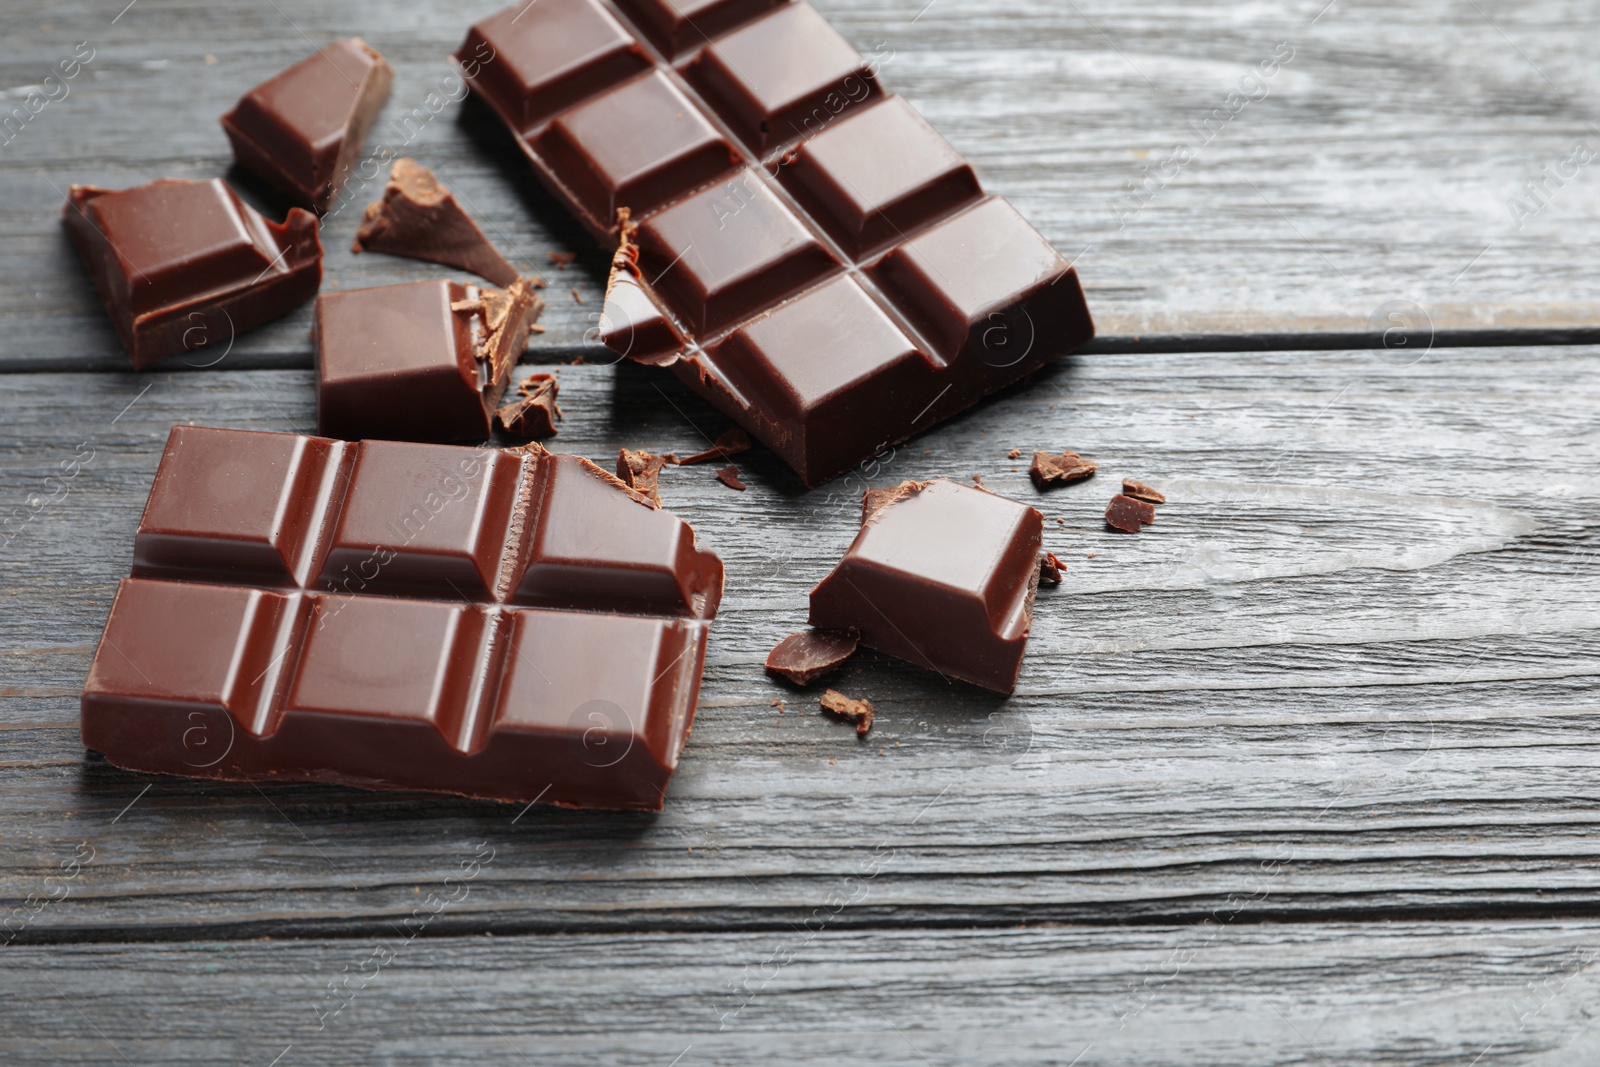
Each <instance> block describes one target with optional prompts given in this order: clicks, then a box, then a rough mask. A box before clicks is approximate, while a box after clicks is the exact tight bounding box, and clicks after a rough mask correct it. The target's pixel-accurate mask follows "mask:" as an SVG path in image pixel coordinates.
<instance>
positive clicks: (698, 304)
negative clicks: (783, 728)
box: [457, 0, 1094, 486]
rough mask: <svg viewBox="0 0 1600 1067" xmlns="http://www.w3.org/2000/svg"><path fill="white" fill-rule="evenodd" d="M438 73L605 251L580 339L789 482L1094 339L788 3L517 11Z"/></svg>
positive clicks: (1068, 288)
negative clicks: (680, 388)
mask: <svg viewBox="0 0 1600 1067" xmlns="http://www.w3.org/2000/svg"><path fill="white" fill-rule="evenodd" d="M691 9H693V10H694V11H695V12H696V14H693V15H691V14H690V10H691ZM712 12H714V14H715V17H714V18H709V19H707V20H706V24H709V25H712V26H715V27H716V28H717V29H716V32H715V33H714V35H712V36H709V37H707V36H703V35H700V34H698V33H696V32H694V31H695V29H696V28H697V27H701V26H702V19H701V14H707V13H712ZM711 32H712V31H710V30H707V33H711ZM486 48H487V49H492V50H493V52H494V54H495V55H496V56H497V60H496V62H494V63H490V64H486V65H482V66H481V67H479V68H478V69H476V71H475V72H474V70H473V69H472V66H471V60H470V57H472V56H476V55H480V54H482V53H483V50H484V49H486ZM658 48H665V49H668V50H669V54H668V55H663V54H661V53H660V52H658V51H657V50H656V49H658ZM457 55H458V61H459V62H460V63H461V65H462V68H463V73H464V75H466V76H467V80H468V83H469V84H470V85H471V86H472V89H473V91H474V92H475V93H477V94H478V95H479V96H480V97H481V98H483V99H484V100H485V101H486V102H487V103H488V104H489V106H490V107H491V108H492V109H493V110H494V111H495V112H496V113H497V114H498V115H499V116H500V118H501V119H502V121H504V122H505V124H506V125H507V126H508V127H509V128H510V130H511V131H512V133H513V134H514V136H515V137H516V139H517V141H518V144H519V145H520V146H521V147H522V150H523V152H524V154H525V155H526V156H527V157H528V159H529V160H530V161H531V162H532V163H533V165H534V170H535V172H536V173H537V174H538V175H539V177H540V178H541V180H543V182H544V183H545V185H546V186H547V187H548V188H549V189H550V190H551V191H552V192H553V193H554V194H555V196H556V197H557V198H559V199H560V200H562V201H563V202H564V203H565V204H566V206H567V207H568V208H569V210H571V211H572V212H573V214H574V215H575V216H576V217H577V218H578V219H579V220H580V221H581V222H582V223H583V224H584V226H585V227H586V228H588V229H589V230H590V232H592V233H593V234H595V235H596V236H597V237H598V238H599V239H600V240H601V241H602V243H604V244H606V245H608V246H609V245H610V244H611V243H612V242H614V241H621V243H622V244H623V246H624V249H623V250H622V251H621V252H619V255H618V257H617V259H616V260H614V262H613V267H614V269H613V274H612V285H611V288H610V290H609V291H608V294H607V301H606V307H605V311H604V313H603V314H602V319H601V328H600V330H599V335H600V338H601V339H602V340H603V341H604V342H605V343H606V344H607V345H608V346H609V347H611V348H612V349H613V350H614V351H616V352H619V353H622V354H624V355H626V356H628V357H629V358H632V359H635V360H638V361H641V362H646V363H656V364H661V365H670V366H672V367H673V370H674V373H676V374H677V375H678V376H679V377H680V378H682V379H683V380H684V381H685V382H686V383H687V384H688V385H689V386H690V388H692V389H694V390H695V391H697V392H698V393H700V394H701V395H702V396H703V397H705V398H706V399H707V400H709V401H710V402H711V403H712V404H714V405H716V406H717V407H719V408H720V409H722V410H723V411H724V412H725V413H727V414H728V415H729V416H730V417H731V418H733V419H734V420H735V421H737V422H738V423H740V424H741V425H743V426H744V427H745V428H746V429H747V430H749V431H750V433H751V434H752V435H753V436H755V437H756V438H757V439H759V440H761V441H762V442H764V443H765V444H767V445H768V446H769V447H771V448H772V449H773V450H774V451H776V452H778V454H779V455H780V456H782V458H783V459H784V461H785V462H787V463H788V464H789V465H790V466H792V467H793V468H794V469H795V470H796V471H797V472H798V473H799V474H800V476H801V478H802V479H803V480H804V481H805V482H806V484H808V485H812V486H815V485H819V484H821V483H822V482H825V481H827V480H828V479H829V478H831V477H833V476H835V475H837V474H839V473H842V472H843V471H845V470H847V469H849V468H850V467H851V466H853V465H854V464H855V463H857V462H858V461H860V460H862V459H865V458H867V457H869V456H871V455H873V454H874V453H876V452H878V451H879V450H880V449H881V448H883V447H884V446H885V445H887V444H890V443H893V442H897V441H900V440H903V439H905V438H906V437H909V436H911V435H912V434H914V433H917V432H920V431H922V430H925V429H928V428H929V427H931V426H934V425H936V424H937V423H939V422H941V421H943V420H944V419H947V418H949V417H950V416H951V415H954V414H955V413H956V412H959V411H961V410H964V409H965V408H968V407H970V406H972V405H973V404H974V403H976V402H977V401H978V400H979V399H980V398H981V397H982V396H984V395H986V394H988V393H990V392H993V391H994V390H996V389H999V388H1001V387H1003V386H1006V385H1009V384H1011V383H1012V382H1015V381H1017V380H1018V379H1020V378H1022V377H1024V376H1025V375H1027V374H1028V373H1030V372H1032V371H1034V370H1036V369H1038V368H1039V367H1040V366H1042V365H1043V364H1045V363H1047V362H1049V361H1051V360H1054V359H1056V358H1057V357H1059V356H1061V355H1063V354H1064V353H1066V352H1067V351H1070V350H1071V349H1073V348H1076V347H1077V346H1078V345H1080V344H1082V343H1083V342H1085V341H1087V340H1088V339H1089V338H1090V337H1092V336H1093V333H1094V327H1093V324H1092V322H1091V321H1090V317H1089V312H1088V308H1087V306H1086V305H1085V302H1084V298H1083V292H1082V290H1081V288H1080V287H1079V284H1078V279H1077V276H1076V274H1075V273H1074V272H1073V270H1072V267H1071V265H1070V264H1069V263H1068V262H1067V261H1066V260H1065V259H1064V258H1062V257H1061V255H1060V254H1059V253H1057V252H1056V250H1055V249H1054V248H1052V247H1051V246H1050V244H1049V243H1048V242H1047V241H1045V240H1044V238H1043V237H1041V236H1040V235H1039V234H1038V233H1037V232H1036V231H1035V230H1034V229H1033V227H1031V226H1030V225H1029V224H1028V223H1027V222H1026V221H1025V220H1024V219H1023V218H1022V217H1021V216H1020V215H1019V214H1017V212H1016V211H1015V209H1013V208H1012V207H1011V206H1010V205H1009V204H1008V203H1007V202H1005V201H1004V200H1002V199H999V198H996V197H989V196H986V195H985V194H984V193H983V191H982V189H981V188H980V186H979V184H978V182H977V180H976V178H975V177H974V176H973V173H972V170H971V168H970V167H969V166H968V165H967V163H966V162H965V161H964V160H963V159H962V158H961V156H960V155H959V154H958V153H956V152H955V151H954V150H953V149H952V148H951V147H950V145H949V144H948V143H947V142H945V140H944V139H943V138H941V137H940V136H939V135H938V134H937V133H936V132H934V130H933V128H932V127H930V126H929V125H928V124H927V123H926V122H925V121H924V120H923V119H922V118H921V116H919V115H918V114H917V113H916V112H915V111H914V110H913V109H912V108H911V107H910V105H909V104H907V103H906V102H905V101H904V100H902V99H900V98H898V97H894V96H888V95H886V94H885V93H884V92H883V91H882V89H881V88H880V86H879V84H878V80H877V71H876V69H875V67H874V65H873V64H872V63H870V62H868V61H867V60H866V59H864V58H863V57H862V56H861V55H859V54H858V53H857V52H856V51H855V50H854V49H853V48H851V47H850V45H849V44H848V43H847V42H846V41H845V40H844V38H843V37H841V36H840V35H839V34H838V33H837V32H836V31H835V30H834V29H833V28H832V27H830V26H829V25H828V24H827V22H826V21H824V20H823V18H822V17H821V16H820V15H819V14H817V12H816V11H815V10H814V9H813V8H812V7H811V6H810V5H809V4H806V3H803V2H793V3H768V2H765V0H759V2H750V3H737V2H722V3H688V2H686V0H625V2H622V3H621V4H620V9H619V8H618V7H614V6H612V5H611V4H610V3H607V2H605V0H541V2H540V3H538V4H535V5H525V4H521V3H519V4H516V5H514V6H512V7H509V8H507V9H505V10H504V11H502V12H500V13H498V14H495V15H492V16H490V17H489V18H487V19H484V20H483V21H481V22H479V23H478V24H476V25H475V26H473V27H472V29H471V30H470V31H469V33H468V35H467V38H466V41H465V42H464V43H463V45H462V47H461V49H460V51H459V52H458V54H457ZM635 226H636V227H637V228H636V229H634V227H635ZM628 246H635V247H628Z"/></svg>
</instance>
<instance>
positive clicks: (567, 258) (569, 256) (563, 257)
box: [545, 252, 578, 270]
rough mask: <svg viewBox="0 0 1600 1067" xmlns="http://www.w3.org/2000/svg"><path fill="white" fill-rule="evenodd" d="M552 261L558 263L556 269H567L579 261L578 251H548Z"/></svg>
mask: <svg viewBox="0 0 1600 1067" xmlns="http://www.w3.org/2000/svg"><path fill="white" fill-rule="evenodd" d="M545 254H546V255H548V256H549V257H550V262H551V263H554V264H555V265H556V270H566V269H567V268H568V267H570V266H572V265H573V264H574V263H576V262H577V261H578V253H576V252H547V253H545Z"/></svg>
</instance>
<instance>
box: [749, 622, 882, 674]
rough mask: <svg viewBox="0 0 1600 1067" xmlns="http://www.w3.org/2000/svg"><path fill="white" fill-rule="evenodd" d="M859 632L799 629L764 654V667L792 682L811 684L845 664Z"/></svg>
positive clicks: (858, 638) (856, 641)
mask: <svg viewBox="0 0 1600 1067" xmlns="http://www.w3.org/2000/svg"><path fill="white" fill-rule="evenodd" d="M860 644H861V635H860V634H858V633H856V632H855V631H854V630H802V631H801V632H800V633H797V634H790V635H789V636H788V637H785V638H784V639H783V640H782V641H779V642H778V643H777V644H776V645H775V646H773V649H772V651H771V652H769V653H767V670H768V671H769V672H771V673H773V674H776V675H778V676H780V677H782V678H786V679H788V680H789V681H791V682H793V683H794V684H795V685H802V686H803V685H810V684H811V683H812V682H814V681H816V680H817V679H818V678H821V677H822V676H823V675H824V674H827V673H828V672H829V671H833V670H837V669H839V668H840V667H842V666H844V664H845V661H846V660H848V659H849V658H850V657H851V656H853V655H855V654H856V647H857V646H858V645H860Z"/></svg>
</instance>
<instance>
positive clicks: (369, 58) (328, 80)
mask: <svg viewBox="0 0 1600 1067" xmlns="http://www.w3.org/2000/svg"><path fill="white" fill-rule="evenodd" d="M393 78H394V72H393V71H392V70H391V69H390V68H389V63H388V61H387V60H385V59H384V58H383V56H381V55H379V54H378V52H377V51H376V50H375V49H373V48H372V47H370V46H369V45H368V44H367V43H366V42H365V41H363V40H362V39H361V38H359V37H351V38H350V39H348V40H344V41H335V42H334V43H333V44H330V45H328V47H326V48H324V49H322V50H321V51H320V52H318V53H317V54H315V55H313V56H308V57H307V58H305V59H303V60H301V61H300V62H298V63H296V64H295V65H294V66H292V67H290V68H289V69H288V70H286V71H284V72H283V73H281V74H278V75H276V76H275V77H273V78H271V79H269V80H267V81H265V82H262V83H261V84H260V85H258V86H256V87H255V88H254V89H251V90H250V91H249V92H248V93H246V94H245V95H244V97H243V98H242V99H241V100H240V101H239V103H238V105H237V106H235V107H234V109H233V110H232V111H230V112H228V113H227V114H226V115H224V116H222V128H223V130H225V131H226V132H227V134H228V140H229V141H230V142H232V144H233V155H234V158H235V159H237V160H238V161H239V165H240V166H242V167H244V168H245V169H246V170H248V171H250V172H252V173H254V174H256V175H258V176H259V177H261V178H262V179H263V180H265V181H266V182H267V183H268V184H270V185H271V186H272V187H273V188H275V189H277V190H278V191H279V192H281V193H283V194H284V195H285V196H287V197H289V198H290V199H291V200H293V201H294V202H295V203H297V204H299V205H300V206H301V207H308V208H311V209H313V210H315V211H326V210H327V209H328V205H329V204H330V203H332V202H333V198H334V196H335V195H336V194H337V193H338V191H339V187H340V186H341V185H342V184H343V183H344V180H345V178H346V177H347V176H348V175H349V174H350V171H351V169H352V168H353V167H354V165H355V163H356V160H357V157H359V156H360V154H361V143H362V142H363V141H365V140H366V138H367V132H368V131H369V130H371V129H372V123H373V121H374V120H375V119H377V117H378V111H379V110H380V109H381V108H382V107H383V102H384V100H385V99H387V98H388V96H389V84H390V82H391V81H392V80H393Z"/></svg>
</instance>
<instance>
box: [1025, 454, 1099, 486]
mask: <svg viewBox="0 0 1600 1067" xmlns="http://www.w3.org/2000/svg"><path fill="white" fill-rule="evenodd" d="M1099 469H1100V465H1099V464H1098V463H1096V462H1095V461H1094V460H1092V459H1084V458H1083V457H1082V456H1080V455H1078V454H1077V453H1076V452H1063V453H1061V454H1060V455H1059V456H1055V455H1051V454H1050V453H1049V452H1035V453H1034V454H1033V467H1032V468H1031V469H1030V470H1029V471H1028V474H1029V475H1030V476H1031V477H1032V478H1033V484H1034V485H1036V486H1038V487H1039V489H1041V490H1043V489H1048V488H1050V487H1051V486H1053V485H1071V484H1072V483H1073V482H1081V481H1083V480H1084V479H1085V478H1091V477H1093V476H1094V472H1095V471H1097V470H1099Z"/></svg>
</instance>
